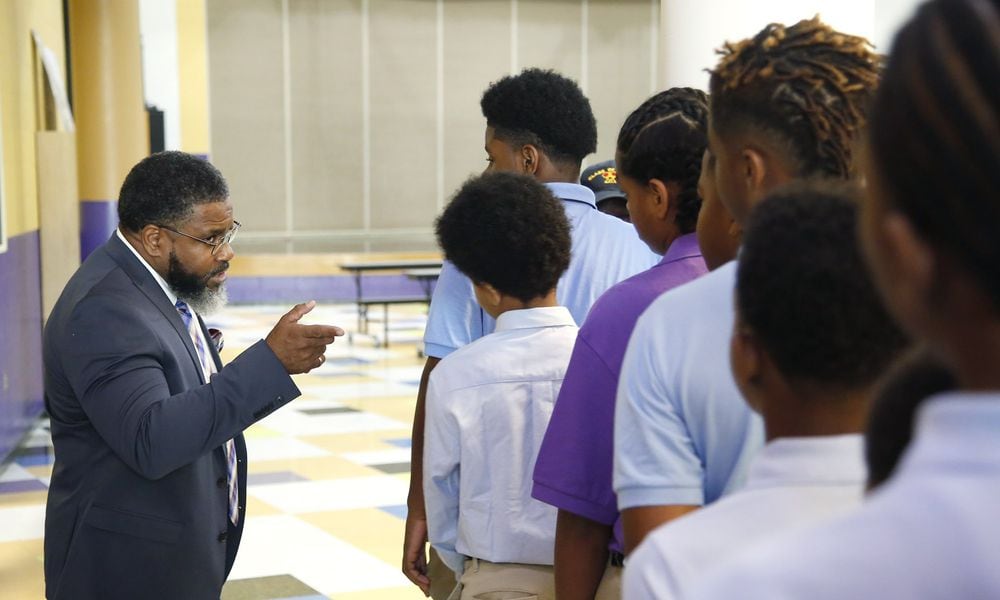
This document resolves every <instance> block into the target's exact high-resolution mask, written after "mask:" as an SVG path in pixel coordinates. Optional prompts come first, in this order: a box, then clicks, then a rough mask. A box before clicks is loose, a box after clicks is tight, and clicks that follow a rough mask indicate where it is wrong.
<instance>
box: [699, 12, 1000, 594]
mask: <svg viewBox="0 0 1000 600" xmlns="http://www.w3.org/2000/svg"><path fill="white" fill-rule="evenodd" d="M869 138H870V139H869V148H868V152H867V154H868V156H867V160H866V161H865V162H864V163H863V166H864V172H865V175H866V179H867V181H868V190H867V191H868V194H867V195H868V198H867V201H866V202H865V203H864V204H863V207H862V216H861V225H860V228H859V230H860V237H861V241H862V247H863V249H864V251H865V255H866V258H867V262H868V265H869V267H870V268H871V271H872V274H873V277H874V280H875V283H876V285H877V287H878V288H879V291H880V292H881V294H882V297H883V298H884V299H885V300H886V305H887V307H888V308H889V310H890V312H892V314H893V315H894V316H895V318H896V319H897V320H898V321H899V323H900V324H901V325H902V326H903V327H904V328H905V329H907V330H908V331H909V332H910V333H911V334H912V335H913V336H914V337H915V338H917V339H919V340H920V341H922V342H924V343H926V344H927V346H928V347H929V349H930V350H931V351H932V352H933V353H934V355H935V356H936V357H937V358H939V359H940V360H941V361H942V362H943V364H944V365H945V366H947V367H948V368H949V370H950V371H951V372H952V373H953V374H954V375H955V378H956V380H957V387H958V390H957V391H954V392H948V393H944V394H939V395H936V396H932V397H931V398H929V399H927V400H925V401H924V403H923V406H922V407H921V409H920V411H919V412H918V415H917V418H916V423H915V427H914V437H913V441H912V442H911V444H910V447H909V449H908V450H907V452H906V454H905V455H904V457H903V460H902V462H901V463H900V464H899V465H898V467H897V468H896V470H895V472H894V473H893V475H892V477H891V478H890V479H889V480H888V481H887V482H886V483H884V484H883V485H882V486H881V487H880V488H879V490H878V492H876V493H875V494H873V495H872V496H870V499H869V500H868V502H867V503H866V504H865V505H864V506H863V507H862V508H861V509H859V510H858V511H856V512H854V513H853V514H850V515H847V516H845V517H843V518H841V519H838V520H836V521H832V522H830V523H829V524H827V525H824V526H821V527H819V528H816V529H812V530H806V531H802V532H801V533H800V534H798V535H796V536H794V537H792V538H789V539H785V540H782V541H781V542H780V543H775V544H772V545H768V546H766V547H758V548H755V549H754V552H753V553H752V555H751V554H747V555H744V556H742V557H740V559H739V560H738V561H737V562H734V563H732V564H730V565H727V567H726V568H725V569H721V570H720V571H718V574H717V577H716V579H715V580H714V581H712V582H711V583H707V584H706V588H705V589H704V590H702V591H701V592H700V593H699V594H696V595H695V596H693V597H697V598H699V599H704V600H716V599H723V598H727V599H728V598H734V597H739V598H743V599H749V600H756V599H764V598H809V599H810V600H827V599H830V600H832V599H834V598H837V599H839V598H853V599H860V600H865V599H869V598H906V599H907V600H946V599H947V600H950V599H952V598H1000V570H998V569H997V565H998V564H1000V542H998V540H1000V518H998V509H997V500H996V499H997V497H998V496H1000V444H998V443H997V441H998V440H1000V245H998V236H1000V2H998V1H997V0H933V1H931V2H927V3H925V4H924V5H922V6H921V7H920V8H919V9H918V10H917V13H916V15H915V16H914V17H913V18H912V20H910V21H909V22H908V23H907V24H906V25H905V26H904V27H903V29H902V30H901V31H900V32H899V33H898V34H897V36H896V39H895V42H894V44H893V47H892V52H891V54H890V57H889V62H888V66H887V68H886V71H885V76H884V78H883V81H882V84H881V88H880V90H879V93H878V95H877V96H876V99H875V102H874V105H873V108H872V113H871V124H870V128H869Z"/></svg>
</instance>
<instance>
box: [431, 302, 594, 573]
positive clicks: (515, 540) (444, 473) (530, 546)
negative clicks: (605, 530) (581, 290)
mask: <svg viewBox="0 0 1000 600" xmlns="http://www.w3.org/2000/svg"><path fill="white" fill-rule="evenodd" d="M576 333H577V327H576V324H575V323H574V322H573V317H572V315H570V313H569V311H568V310H566V309H565V308H563V307H561V306H559V307H552V308H532V309H526V310H512V311H508V312H505V313H503V314H502V315H500V318H499V319H498V320H497V327H496V331H495V332H494V333H492V334H490V335H487V336H485V337H482V338H480V339H479V340H477V341H475V342H473V343H471V344H468V345H466V346H463V347H462V348H460V349H458V350H457V351H455V352H453V353H452V354H450V355H448V356H447V357H445V358H444V360H442V361H441V363H440V364H439V365H438V366H437V368H435V369H434V371H433V372H432V373H431V377H430V382H429V384H428V386H427V414H426V429H425V432H424V500H425V503H426V506H427V528H428V537H429V539H430V543H431V545H432V546H434V548H435V549H436V550H437V551H438V553H439V555H440V556H441V558H442V560H443V561H444V562H445V564H447V565H448V567H449V568H451V570H452V571H454V572H456V573H461V572H462V570H463V563H464V558H465V557H474V558H480V559H483V560H488V561H490V562H495V563H524V564H538V565H551V564H552V562H553V561H552V559H553V556H552V553H553V544H554V543H555V534H556V509H555V507H553V506H549V505H548V504H545V503H544V502H541V501H538V500H535V499H534V498H532V497H531V473H532V471H533V470H534V468H535V459H536V458H537V456H538V448H539V447H540V446H541V444H542V438H543V437H544V435H545V430H546V428H547V427H548V425H549V419H550V418H551V416H552V408H553V406H554V405H555V401H556V397H557V396H558V395H559V388H560V387H561V386H562V381H563V377H564V376H565V375H566V367H567V366H568V365H569V357H570V355H571V354H572V352H573V344H574V343H575V342H576Z"/></svg>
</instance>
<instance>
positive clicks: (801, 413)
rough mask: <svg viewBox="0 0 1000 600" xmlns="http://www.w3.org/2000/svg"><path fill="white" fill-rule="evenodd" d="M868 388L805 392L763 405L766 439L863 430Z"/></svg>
mask: <svg viewBox="0 0 1000 600" xmlns="http://www.w3.org/2000/svg"><path fill="white" fill-rule="evenodd" d="M870 397H871V391H870V390H869V389H863V390H855V391H848V392H834V393H828V392H818V391H812V392H805V393H800V394H798V395H796V396H789V397H788V398H785V399H783V400H782V401H779V402H768V403H767V404H766V406H764V407H763V413H762V414H761V416H762V417H763V418H764V430H765V433H766V437H767V441H768V442H770V441H773V440H776V439H779V438H786V437H819V436H831V435H847V434H852V433H861V432H862V431H864V427H865V419H866V417H867V414H868V402H869V399H870Z"/></svg>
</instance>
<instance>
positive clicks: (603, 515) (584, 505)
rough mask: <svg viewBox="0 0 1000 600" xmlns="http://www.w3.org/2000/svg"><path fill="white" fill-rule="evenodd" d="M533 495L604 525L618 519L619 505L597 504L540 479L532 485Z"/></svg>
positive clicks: (537, 498)
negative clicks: (548, 484) (546, 483)
mask: <svg viewBox="0 0 1000 600" xmlns="http://www.w3.org/2000/svg"><path fill="white" fill-rule="evenodd" d="M531 497H532V498H534V499H535V500H539V501H541V502H544V503H546V504H550V505H552V506H554V507H556V508H558V509H560V510H565V511H569V512H571V513H573V514H574V515H580V516H581V517H584V518H587V519H590V520H591V521H595V522H597V523H601V524H603V525H614V524H615V521H616V520H618V509H617V507H609V506H607V505H604V504H597V503H595V502H591V501H590V500H587V499H584V498H579V497H577V496H574V495H572V494H567V493H566V492H562V491H560V490H557V489H555V488H552V487H549V486H547V485H545V484H544V483H541V482H539V481H535V482H534V485H533V486H532V487H531Z"/></svg>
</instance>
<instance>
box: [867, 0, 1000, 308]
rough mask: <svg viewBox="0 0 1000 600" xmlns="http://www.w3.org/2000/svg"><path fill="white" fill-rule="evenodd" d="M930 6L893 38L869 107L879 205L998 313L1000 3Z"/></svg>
mask: <svg viewBox="0 0 1000 600" xmlns="http://www.w3.org/2000/svg"><path fill="white" fill-rule="evenodd" d="M998 4H1000V3H998V2H997V0H947V1H942V0H934V1H932V2H928V3H926V4H924V5H923V6H921V7H920V9H919V10H918V11H917V13H916V15H915V16H914V18H913V19H912V20H911V21H910V22H909V23H908V24H907V25H906V26H905V27H904V28H903V29H902V30H900V32H899V33H898V34H897V36H896V39H895V41H894V43H893V47H892V54H891V56H890V59H889V64H888V67H887V69H886V72H885V80H884V83H883V88H882V89H881V91H880V92H879V93H878V95H877V97H876V99H875V103H874V106H873V108H872V118H871V128H870V139H871V154H872V157H871V158H872V167H874V169H875V170H876V172H877V173H878V174H879V177H878V178H879V181H880V183H881V184H882V185H881V188H882V189H884V190H885V192H886V201H887V202H888V203H889V204H890V205H892V206H894V207H895V208H896V209H898V210H899V211H900V212H902V213H903V214H904V215H905V216H906V217H907V218H908V219H909V221H910V222H911V223H913V226H914V227H915V228H916V230H917V231H918V233H919V234H920V235H921V236H922V237H924V238H925V239H926V240H927V241H928V242H929V243H931V244H933V245H934V246H936V247H938V248H940V249H942V250H945V251H947V252H950V253H951V254H952V255H953V256H955V257H957V258H958V259H959V260H960V261H961V262H962V264H963V265H964V267H965V268H966V269H968V270H969V272H970V273H971V274H972V275H973V277H974V278H975V280H976V281H977V282H978V284H979V285H980V286H981V287H982V289H983V291H984V292H986V293H987V294H989V296H990V297H991V298H992V300H993V304H994V306H995V307H997V309H998V310H1000V243H998V237H1000V115H998V107H1000V38H998V35H997V32H998V31H1000V6H998Z"/></svg>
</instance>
